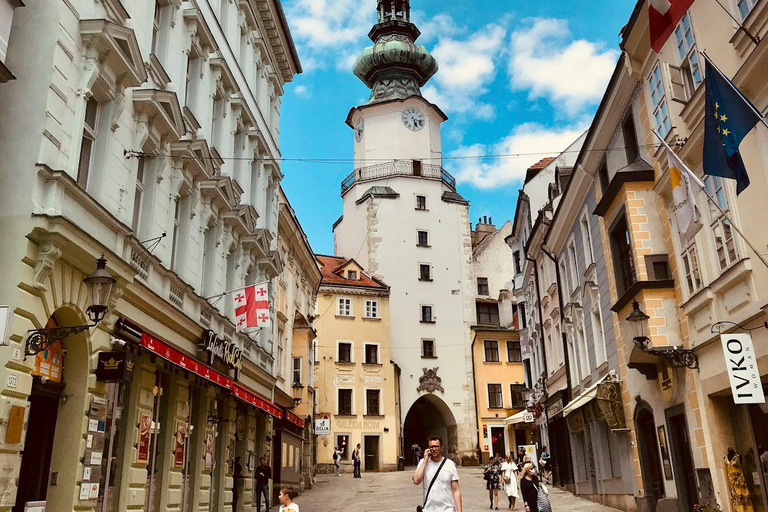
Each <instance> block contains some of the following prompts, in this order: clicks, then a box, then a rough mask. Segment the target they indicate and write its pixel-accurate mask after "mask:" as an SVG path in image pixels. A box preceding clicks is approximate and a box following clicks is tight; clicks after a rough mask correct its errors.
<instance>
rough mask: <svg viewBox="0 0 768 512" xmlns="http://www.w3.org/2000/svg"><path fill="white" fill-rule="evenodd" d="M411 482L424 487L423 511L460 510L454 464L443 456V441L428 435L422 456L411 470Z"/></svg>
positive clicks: (457, 479)
mask: <svg viewBox="0 0 768 512" xmlns="http://www.w3.org/2000/svg"><path fill="white" fill-rule="evenodd" d="M413 484H414V485H419V484H422V486H423V488H424V508H423V510H424V512H461V489H460V488H459V473H458V471H456V464H454V463H453V461H452V460H450V459H448V458H447V457H443V441H442V439H440V438H439V437H434V436H433V437H430V438H429V440H428V441H427V449H426V450H424V458H423V459H422V460H421V462H420V463H419V465H418V467H417V468H416V471H414V472H413Z"/></svg>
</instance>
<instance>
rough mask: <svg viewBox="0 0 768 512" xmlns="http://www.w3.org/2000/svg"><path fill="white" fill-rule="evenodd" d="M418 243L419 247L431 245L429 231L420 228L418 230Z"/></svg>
mask: <svg viewBox="0 0 768 512" xmlns="http://www.w3.org/2000/svg"><path fill="white" fill-rule="evenodd" d="M416 245H418V246H419V247H429V231H424V230H421V229H420V230H418V231H417V232H416Z"/></svg>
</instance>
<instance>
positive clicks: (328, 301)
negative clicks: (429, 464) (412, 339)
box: [313, 256, 401, 472]
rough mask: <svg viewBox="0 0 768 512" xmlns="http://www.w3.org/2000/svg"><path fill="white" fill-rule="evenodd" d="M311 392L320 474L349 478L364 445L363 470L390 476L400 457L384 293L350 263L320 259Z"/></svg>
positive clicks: (382, 286)
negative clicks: (338, 456)
mask: <svg viewBox="0 0 768 512" xmlns="http://www.w3.org/2000/svg"><path fill="white" fill-rule="evenodd" d="M317 259H318V262H319V263H320V266H321V272H322V276H323V277H322V282H321V284H320V291H319V293H318V299H317V319H316V320H315V328H316V330H317V339H316V345H315V361H314V376H313V386H314V389H315V395H316V397H317V398H316V400H317V405H316V412H315V418H316V420H315V423H316V431H315V432H316V434H317V464H318V470H319V471H323V470H325V471H329V472H330V471H333V451H334V447H335V446H338V447H339V449H340V450H342V462H341V466H342V470H343V471H345V472H352V470H353V464H352V451H353V450H354V448H355V446H356V445H357V444H358V443H359V444H360V445H361V455H360V456H361V459H362V464H361V465H362V468H361V469H362V471H363V472H366V471H393V470H395V469H396V468H397V465H398V457H399V456H400V455H401V440H400V401H399V368H398V367H397V365H396V364H395V363H393V362H392V361H391V360H390V339H389V287H388V286H387V285H386V284H384V283H383V282H381V281H379V280H376V279H373V278H371V277H370V276H368V275H367V274H366V273H365V271H364V269H363V268H362V267H361V266H360V265H359V264H358V263H357V262H355V261H354V260H352V259H346V258H341V257H335V256H318V258H317Z"/></svg>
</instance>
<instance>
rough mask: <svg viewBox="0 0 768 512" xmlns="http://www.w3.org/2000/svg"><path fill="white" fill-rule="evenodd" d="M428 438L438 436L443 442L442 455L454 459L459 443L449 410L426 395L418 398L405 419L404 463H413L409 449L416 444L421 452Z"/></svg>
mask: <svg viewBox="0 0 768 512" xmlns="http://www.w3.org/2000/svg"><path fill="white" fill-rule="evenodd" d="M430 436H439V437H440V439H442V440H443V446H444V450H443V453H444V454H445V455H446V456H448V457H450V458H454V457H456V456H457V455H458V454H457V448H458V443H459V437H458V427H457V426H456V419H455V418H454V417H453V413H452V412H451V409H450V408H449V407H448V406H447V405H446V403H445V402H443V401H442V400H441V399H440V398H439V397H437V396H435V395H432V394H428V395H423V396H421V397H419V399H418V400H416V401H415V402H414V403H413V405H411V408H410V409H409V410H408V414H407V415H406V417H405V423H404V425H403V442H404V443H405V455H406V461H409V462H410V463H411V464H413V463H415V458H414V455H413V450H412V449H411V447H412V446H413V445H414V444H418V445H419V447H420V448H421V449H422V450H423V449H424V448H425V447H426V446H427V439H429V437H430Z"/></svg>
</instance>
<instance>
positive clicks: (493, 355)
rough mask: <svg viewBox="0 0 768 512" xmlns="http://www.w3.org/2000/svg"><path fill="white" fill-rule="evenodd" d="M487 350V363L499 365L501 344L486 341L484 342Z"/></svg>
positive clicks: (494, 341)
mask: <svg viewBox="0 0 768 512" xmlns="http://www.w3.org/2000/svg"><path fill="white" fill-rule="evenodd" d="M483 346H484V348H485V362H486V363H498V362H499V342H498V341H496V340H485V341H484V342H483Z"/></svg>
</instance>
